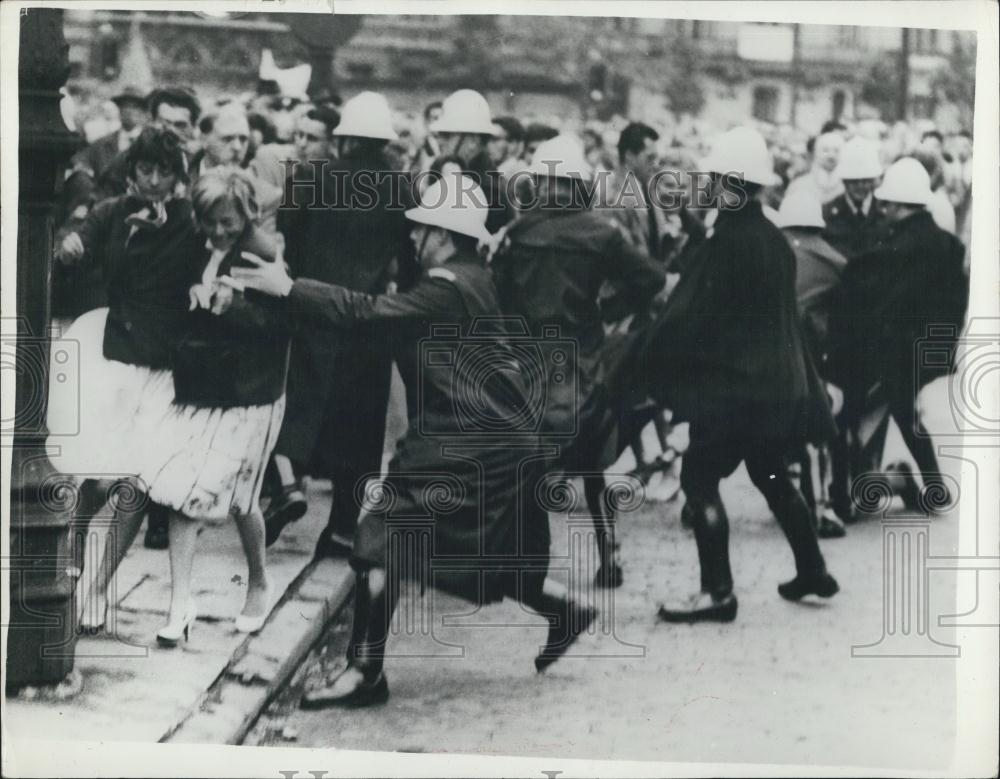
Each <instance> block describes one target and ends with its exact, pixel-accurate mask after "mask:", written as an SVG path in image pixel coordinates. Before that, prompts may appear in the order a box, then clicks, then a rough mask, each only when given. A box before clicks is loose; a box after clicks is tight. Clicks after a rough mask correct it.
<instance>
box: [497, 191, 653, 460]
mask: <svg viewBox="0 0 1000 779" xmlns="http://www.w3.org/2000/svg"><path fill="white" fill-rule="evenodd" d="M493 271H494V276H495V278H496V281H497V291H498V293H499V296H500V307H501V308H502V309H503V311H504V313H505V314H510V315H516V316H521V317H524V319H525V320H526V321H527V323H528V326H529V328H530V329H531V332H532V334H533V335H534V336H536V337H539V336H543V335H544V329H545V328H546V327H552V328H554V330H553V331H552V332H554V333H557V337H558V338H559V339H565V340H567V341H569V342H571V343H572V344H573V347H574V348H573V349H571V350H570V351H569V354H568V359H569V363H568V365H566V366H563V365H559V364H553V365H550V366H548V374H547V376H546V380H547V399H546V407H545V428H544V429H545V432H546V433H548V434H550V435H555V436H562V437H563V439H562V442H561V446H562V455H561V460H560V465H561V467H563V468H573V467H578V468H584V469H598V470H600V469H603V468H604V467H607V465H609V464H610V463H611V462H613V460H614V458H615V456H616V455H617V452H616V451H614V447H612V446H611V444H612V443H613V442H612V440H611V439H612V434H613V432H614V428H615V424H616V411H617V401H618V398H619V397H620V394H621V393H622V392H623V391H625V390H626V388H627V387H628V385H629V382H630V379H631V377H630V376H629V368H630V363H629V361H628V359H627V355H625V354H623V351H624V350H622V349H619V348H613V349H612V348H609V345H608V343H607V341H606V339H605V334H604V324H603V321H604V320H608V321H616V320H618V319H621V318H622V317H623V316H626V315H627V314H628V313H631V312H633V311H636V310H638V309H641V308H642V307H643V306H645V305H646V304H648V303H649V301H650V300H651V299H652V298H653V297H654V296H655V295H656V293H657V292H659V291H660V290H661V289H662V288H663V285H664V282H665V274H664V271H663V269H662V267H660V266H658V265H657V264H656V263H655V262H653V261H652V260H651V259H649V257H648V256H647V255H646V254H645V253H643V252H641V251H640V250H638V249H636V248H634V247H633V246H632V244H631V243H630V242H629V239H628V237H627V235H626V233H625V231H624V229H623V228H622V227H621V225H620V224H619V223H618V222H617V221H615V220H614V219H612V218H610V217H608V216H605V215H602V214H600V213H598V212H595V211H589V210H573V209H546V210H537V211H532V212H530V213H528V214H527V215H525V216H524V217H522V218H520V219H519V220H518V221H517V222H515V223H514V224H513V225H512V226H511V227H510V229H509V230H508V232H507V243H506V245H505V247H504V248H503V249H502V250H501V251H500V253H499V254H498V255H497V257H496V258H495V259H494V261H493ZM606 282H612V283H613V284H614V288H615V290H616V294H615V296H614V297H613V298H609V299H607V300H605V301H603V305H602V306H599V304H598V297H599V294H600V292H601V289H602V287H603V286H604V285H605V283H606ZM564 368H565V369H567V370H566V371H565V373H567V374H568V375H569V376H573V377H575V381H563V380H562V379H561V377H562V376H563V375H564ZM567 434H570V437H568V438H566V436H567Z"/></svg>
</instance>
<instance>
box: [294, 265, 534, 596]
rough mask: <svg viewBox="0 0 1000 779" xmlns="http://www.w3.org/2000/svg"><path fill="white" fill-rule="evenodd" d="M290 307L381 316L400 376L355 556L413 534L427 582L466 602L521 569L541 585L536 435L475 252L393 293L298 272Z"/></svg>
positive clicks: (317, 322)
mask: <svg viewBox="0 0 1000 779" xmlns="http://www.w3.org/2000/svg"><path fill="white" fill-rule="evenodd" d="M286 305H287V307H288V309H289V311H290V312H291V315H292V317H293V318H294V319H295V320H297V321H299V322H300V323H301V326H307V327H311V326H315V327H323V328H325V329H330V328H337V329H340V330H343V331H346V330H347V329H349V328H350V335H352V336H359V335H363V334H364V332H365V331H366V330H367V329H369V328H370V327H372V326H376V325H377V326H380V328H381V329H382V330H383V332H386V333H388V334H389V337H390V338H391V340H392V342H393V345H394V350H393V354H394V356H395V359H396V363H397V365H398V367H399V372H400V375H401V377H402V379H403V383H404V384H405V386H406V401H407V409H408V416H409V426H408V428H407V431H406V434H405V435H404V436H403V437H402V438H401V439H400V441H399V443H398V446H397V449H396V452H395V455H394V456H393V458H392V460H391V461H390V463H389V467H388V472H387V475H386V477H385V479H384V482H383V488H382V490H381V491H380V492H378V493H377V494H376V495H375V496H374V497H372V498H371V501H370V504H369V505H368V506H366V507H365V512H364V513H363V515H362V519H361V521H360V524H359V527H358V533H357V536H356V538H355V545H354V558H355V564H359V563H360V564H361V565H376V566H384V565H385V564H386V559H387V558H386V555H396V554H400V553H401V549H402V547H406V545H407V544H410V545H411V547H410V549H411V553H412V551H413V550H414V549H419V550H423V552H424V553H426V554H427V555H429V556H430V559H431V570H432V572H433V573H432V576H431V577H430V578H429V579H428V578H425V580H424V583H425V584H431V585H433V586H436V587H439V588H443V589H446V590H449V591H451V592H454V593H456V594H458V595H460V596H462V597H465V598H468V599H470V600H473V601H476V600H486V601H489V600H495V599H498V598H500V597H502V595H504V594H505V593H511V592H512V590H511V589H510V587H511V581H510V577H511V575H512V572H514V571H517V570H519V569H520V570H527V569H531V570H532V571H533V575H532V576H530V577H529V578H530V579H531V580H532V581H533V582H534V583H535V586H540V581H541V579H544V573H545V570H546V569H547V561H548V550H549V528H548V518H547V515H546V514H545V513H544V511H541V510H540V509H539V508H538V505H537V500H536V499H535V492H536V489H535V487H536V478H537V471H538V467H537V463H538V456H539V455H538V450H537V444H538V439H537V435H536V433H535V431H534V429H533V427H532V425H531V424H523V423H524V422H525V420H526V419H530V414H529V415H528V416H527V417H526V416H525V414H524V412H525V408H526V404H527V395H526V390H525V387H524V384H523V379H522V374H521V370H520V367H519V365H518V364H517V362H516V358H515V356H514V352H513V351H512V350H509V349H508V348H507V345H506V343H505V342H504V340H503V339H502V338H500V337H498V336H497V335H496V331H495V330H492V329H485V330H484V329H483V324H484V320H483V319H482V318H483V317H486V318H489V320H492V321H493V322H494V323H495V318H496V317H497V316H498V315H499V309H498V307H497V301H496V292H495V289H494V286H493V282H492V279H491V278H490V274H489V271H488V270H486V269H485V268H484V267H483V265H482V262H481V261H480V260H479V259H478V258H477V257H474V256H461V255H460V256H456V257H455V258H453V259H451V260H449V261H448V262H447V263H445V265H443V266H442V267H440V268H435V269H432V270H431V271H429V273H426V274H424V275H423V276H422V277H421V278H420V279H419V281H418V282H417V283H416V285H415V286H413V288H412V289H410V290H409V291H407V292H405V293H399V294H394V295H366V294H364V293H361V292H356V291H352V290H349V289H346V288H344V287H339V286H332V285H329V284H324V283H321V282H319V281H314V280H310V279H298V280H296V281H295V284H294V286H293V287H292V291H291V295H290V296H289V298H288V300H287V303H286ZM484 366H487V367H488V370H485V371H483V370H482V368H483V367H484ZM372 504H373V505H372ZM406 538H408V539H409V541H405V540H404V539H406ZM418 539H422V540H418ZM425 560H426V558H425ZM422 570H423V571H426V568H424V569H422Z"/></svg>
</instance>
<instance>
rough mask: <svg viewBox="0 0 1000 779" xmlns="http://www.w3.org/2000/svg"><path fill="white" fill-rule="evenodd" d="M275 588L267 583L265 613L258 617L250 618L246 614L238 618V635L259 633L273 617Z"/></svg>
mask: <svg viewBox="0 0 1000 779" xmlns="http://www.w3.org/2000/svg"><path fill="white" fill-rule="evenodd" d="M273 598H274V588H273V587H272V586H271V582H270V581H268V583H267V590H266V592H265V595H264V604H265V606H264V613H263V614H260V615H258V616H256V617H248V616H247V615H246V614H240V615H239V616H238V617H236V631H237V632H238V633H257V632H259V631H260V629H261V628H263V627H264V623H265V622H267V618H268V617H269V616H270V615H271V609H272V608H274V600H273Z"/></svg>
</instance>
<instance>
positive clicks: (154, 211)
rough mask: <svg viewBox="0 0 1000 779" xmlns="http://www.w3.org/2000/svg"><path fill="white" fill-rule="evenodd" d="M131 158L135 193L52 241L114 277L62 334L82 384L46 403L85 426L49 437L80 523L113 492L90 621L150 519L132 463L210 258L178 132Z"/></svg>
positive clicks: (86, 622) (154, 417) (158, 407)
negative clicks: (188, 188)
mask: <svg viewBox="0 0 1000 779" xmlns="http://www.w3.org/2000/svg"><path fill="white" fill-rule="evenodd" d="M126 159H127V171H128V181H129V191H128V193H127V194H126V195H123V196H121V197H116V198H111V199H108V200H104V201H102V202H101V203H99V204H98V205H97V206H95V207H94V208H93V209H92V210H91V211H90V213H89V214H88V215H87V218H86V220H85V221H84V223H83V225H82V226H81V227H80V229H79V230H78V231H76V232H72V233H69V234H68V235H67V236H66V237H65V238H64V239H63V241H62V242H61V244H60V245H59V247H58V248H57V250H56V257H57V259H58V260H59V261H60V262H62V263H64V264H67V265H75V266H78V267H83V268H87V267H91V268H94V267H97V268H100V269H101V275H102V276H103V278H104V279H105V280H106V283H107V297H108V306H107V307H104V308H97V309H94V310H92V311H89V312H87V313H85V314H84V315H82V316H80V317H79V318H78V319H77V320H76V321H75V322H74V323H73V324H72V326H70V328H69V329H68V330H67V331H66V332H65V333H64V334H63V338H64V339H67V340H71V341H75V342H76V343H77V344H78V347H79V353H80V368H81V377H80V382H79V389H78V390H77V389H75V388H73V387H71V386H69V385H68V384H63V383H59V382H58V381H56V380H55V377H54V380H53V381H52V384H51V386H50V389H49V403H48V416H49V429H50V430H73V429H76V430H77V434H76V435H73V436H50V438H49V440H48V447H47V449H48V454H49V457H50V459H51V460H52V462H53V464H54V465H55V466H56V467H57V468H58V469H59V470H60V471H62V472H63V473H65V474H68V475H70V476H72V477H73V478H74V479H75V480H76V481H77V482H78V483H79V484H80V506H79V508H78V510H77V512H76V517H75V519H74V523H75V525H76V527H77V528H78V529H79V528H82V527H86V525H87V524H88V523H89V521H90V519H91V518H92V517H93V516H94V515H96V514H97V513H98V511H99V510H100V509H101V507H102V505H103V504H104V502H105V498H106V496H108V495H111V496H112V498H113V500H112V503H113V508H114V522H113V525H112V526H111V527H110V528H109V531H108V534H107V541H106V545H105V549H106V551H105V553H104V556H103V562H102V565H101V570H99V571H98V572H97V574H96V581H94V583H93V585H92V586H91V588H90V590H89V597H88V598H86V599H83V598H81V602H83V601H84V600H86V601H89V602H88V603H86V605H85V607H84V608H83V609H82V615H81V618H80V626H81V628H82V629H84V630H86V631H88V632H96V631H98V630H100V629H101V628H103V626H104V623H105V618H106V614H107V597H106V593H107V589H108V584H109V581H110V577H111V575H112V574H113V573H114V571H115V569H116V568H117V567H118V563H119V562H120V560H121V558H122V557H124V555H125V551H126V550H127V549H128V547H129V545H130V544H131V543H132V540H133V538H134V535H135V533H136V532H137V531H138V528H139V525H140V524H141V523H142V516H143V513H144V511H145V508H146V492H147V489H146V485H145V484H143V483H142V481H140V480H138V479H136V478H135V477H136V476H137V475H138V476H140V478H142V479H145V478H147V476H148V473H149V472H148V470H147V469H145V468H137V467H136V466H137V464H138V463H141V462H142V460H143V458H144V457H145V456H147V455H148V454H149V453H150V452H151V450H154V449H156V448H157V440H158V433H159V423H160V421H161V419H162V417H163V414H164V411H165V410H166V408H167V407H168V406H169V403H170V401H171V400H172V398H173V389H172V383H171V378H170V366H171V363H172V360H173V354H174V352H175V350H176V343H177V338H178V335H179V333H181V332H183V323H184V321H185V320H186V318H187V317H188V316H189V314H188V306H189V293H188V290H189V289H190V287H191V284H192V283H194V282H195V281H197V278H198V274H199V272H200V267H199V265H200V264H201V262H202V261H203V250H202V242H203V240H204V239H200V238H199V237H198V234H197V230H196V228H195V224H194V219H193V216H192V210H191V201H190V200H188V199H187V198H186V197H183V196H181V195H180V194H179V193H181V192H182V191H183V184H184V182H185V181H186V178H187V177H186V172H185V170H186V166H185V163H184V153H183V151H182V148H181V143H180V141H178V139H177V137H176V136H175V135H173V134H172V133H171V132H169V131H167V130H164V129H161V128H158V127H148V128H146V129H145V130H144V131H143V132H142V133H141V134H140V136H139V137H138V138H137V139H136V141H135V142H134V143H133V144H132V146H131V147H130V148H129V152H128V155H127V158H126ZM164 399H165V400H164ZM154 400H156V401H157V402H156V403H153V402H152V401H154ZM154 409H155V411H153V410H154ZM123 487H124V488H123ZM80 561H81V562H82V554H81V555H80ZM92 577H94V574H93V572H90V576H89V577H88V578H92ZM83 584H84V582H81V585H83ZM81 589H86V588H85V587H81ZM81 605H84V604H83V603H81Z"/></svg>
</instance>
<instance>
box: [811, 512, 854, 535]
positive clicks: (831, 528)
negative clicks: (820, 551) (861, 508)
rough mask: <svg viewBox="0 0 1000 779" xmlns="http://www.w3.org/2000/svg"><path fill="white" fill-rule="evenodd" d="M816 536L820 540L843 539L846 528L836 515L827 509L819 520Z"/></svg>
mask: <svg viewBox="0 0 1000 779" xmlns="http://www.w3.org/2000/svg"><path fill="white" fill-rule="evenodd" d="M816 535H818V536H819V537H820V538H843V537H844V536H846V535H847V528H846V527H844V523H843V522H842V521H841V520H840V517H838V516H837V515H836V513H834V512H833V511H831V510H829V509H827V510H826V511H824V512H823V514H822V516H820V518H819V526H818V527H817V528H816Z"/></svg>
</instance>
